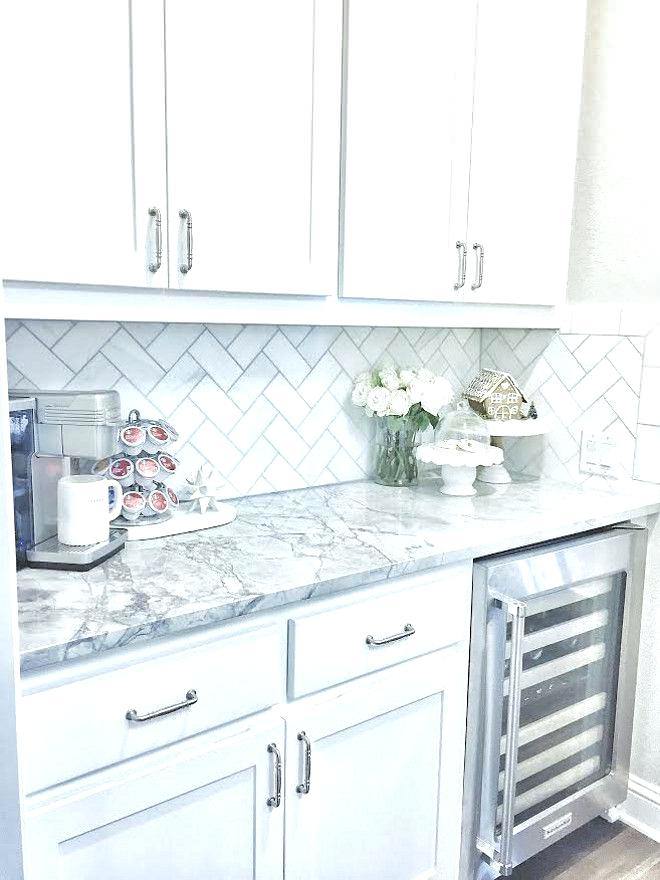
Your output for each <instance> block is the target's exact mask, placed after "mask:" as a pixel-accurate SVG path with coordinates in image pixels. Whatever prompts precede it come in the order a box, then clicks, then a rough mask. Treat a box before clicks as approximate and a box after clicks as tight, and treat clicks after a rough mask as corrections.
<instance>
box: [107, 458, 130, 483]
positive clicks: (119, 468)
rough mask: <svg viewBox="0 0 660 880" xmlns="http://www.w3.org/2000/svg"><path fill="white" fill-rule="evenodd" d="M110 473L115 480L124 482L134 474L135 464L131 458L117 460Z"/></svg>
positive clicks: (113, 463)
mask: <svg viewBox="0 0 660 880" xmlns="http://www.w3.org/2000/svg"><path fill="white" fill-rule="evenodd" d="M110 473H111V474H112V476H113V477H114V478H115V480H123V479H125V478H126V477H129V476H131V474H132V473H133V462H132V461H131V460H130V459H129V458H116V459H115V460H114V461H113V462H112V464H111V465H110Z"/></svg>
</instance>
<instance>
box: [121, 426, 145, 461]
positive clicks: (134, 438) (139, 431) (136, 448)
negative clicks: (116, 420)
mask: <svg viewBox="0 0 660 880" xmlns="http://www.w3.org/2000/svg"><path fill="white" fill-rule="evenodd" d="M146 440H147V432H146V430H145V429H144V428H143V427H142V425H127V426H126V427H124V428H122V429H121V430H120V431H119V445H120V446H121V449H122V452H125V453H126V454H127V455H139V453H140V452H142V450H143V449H144V444H145V443H146Z"/></svg>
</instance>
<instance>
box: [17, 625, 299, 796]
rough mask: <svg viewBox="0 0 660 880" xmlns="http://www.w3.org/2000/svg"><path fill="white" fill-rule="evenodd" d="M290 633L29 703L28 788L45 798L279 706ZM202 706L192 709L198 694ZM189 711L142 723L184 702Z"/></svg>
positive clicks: (227, 641) (162, 660)
mask: <svg viewBox="0 0 660 880" xmlns="http://www.w3.org/2000/svg"><path fill="white" fill-rule="evenodd" d="M284 635H285V632H284V627H283V626H278V625H276V624H274V625H269V626H264V627H262V628H259V629H256V630H251V631H247V632H246V631H242V632H240V633H237V634H235V635H231V634H228V635H226V636H222V637H220V638H218V640H217V641H216V642H212V643H206V644H204V645H202V646H200V647H195V648H188V649H183V650H179V651H173V652H172V653H171V654H168V655H165V656H161V657H158V658H156V659H150V660H145V661H143V662H138V663H135V664H134V665H132V666H129V667H123V668H120V669H117V670H114V671H112V672H106V673H103V674H101V675H96V676H92V677H90V678H86V679H83V680H79V681H74V682H72V683H69V684H64V685H62V686H60V687H53V688H50V689H48V690H43V691H38V692H36V693H32V694H29V695H27V696H25V697H23V700H22V713H21V729H22V731H23V735H22V742H23V747H24V753H23V754H24V767H25V776H24V781H25V790H26V792H28V793H29V792H34V791H39V790H41V789H44V788H47V787H48V786H51V785H55V784H56V783H58V782H63V781H64V780H67V779H74V778H75V777H77V776H80V775H82V774H84V773H88V772H90V771H92V770H96V769H99V768H101V767H107V766H109V765H111V764H114V763H116V762H117V761H122V760H124V759H126V758H131V757H134V756H135V755H139V754H142V753H144V752H147V751H149V750H151V749H154V748H157V747H159V746H162V745H166V744H168V743H173V742H176V741H177V740H180V739H183V738H185V737H188V736H191V735H193V734H196V733H200V732H201V731H203V730H208V729H210V728H212V727H216V726H218V725H220V724H224V723H226V722H228V721H232V720H234V719H236V718H241V717H243V716H245V715H249V714H251V713H253V712H257V711H259V710H260V709H265V708H267V707H269V706H272V705H274V704H275V703H277V702H279V701H280V700H281V698H282V692H283V685H284V676H285V665H284V663H285V644H284ZM191 691H194V692H195V695H196V698H197V701H196V702H191V701H192V700H193V699H194V696H195V695H191V694H190V692H191ZM187 695H188V702H189V703H190V704H189V705H187V706H186V707H185V708H181V709H179V710H177V711H173V712H171V713H170V714H166V715H161V716H159V717H153V718H151V719H149V720H145V721H140V720H129V719H127V717H126V714H127V712H129V711H131V710H135V713H136V714H137V715H138V716H140V717H143V716H144V715H148V714H150V713H153V712H155V711H156V710H159V709H162V708H164V707H173V706H175V705H177V704H180V703H182V702H186V698H187Z"/></svg>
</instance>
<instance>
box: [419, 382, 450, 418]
mask: <svg viewBox="0 0 660 880" xmlns="http://www.w3.org/2000/svg"><path fill="white" fill-rule="evenodd" d="M451 399H452V390H451V385H450V384H449V382H447V380H446V379H437V380H436V381H435V382H429V383H428V384H427V385H425V386H424V387H423V389H422V394H421V400H420V403H421V404H422V409H424V410H426V412H427V413H430V414H431V415H432V416H437V415H438V413H439V412H440V410H441V409H442V407H443V406H447V404H448V403H449V401H450V400H451Z"/></svg>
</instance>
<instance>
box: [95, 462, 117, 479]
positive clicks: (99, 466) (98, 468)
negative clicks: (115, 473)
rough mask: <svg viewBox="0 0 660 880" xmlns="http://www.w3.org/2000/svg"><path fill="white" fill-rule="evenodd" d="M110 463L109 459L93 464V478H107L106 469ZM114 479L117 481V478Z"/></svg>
mask: <svg viewBox="0 0 660 880" xmlns="http://www.w3.org/2000/svg"><path fill="white" fill-rule="evenodd" d="M110 461H111V459H109V458H102V459H101V460H100V461H97V462H95V463H94V464H93V465H92V474H93V475H94V476H95V477H105V476H107V475H108V468H109V467H110ZM115 479H117V478H116V477H115Z"/></svg>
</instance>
